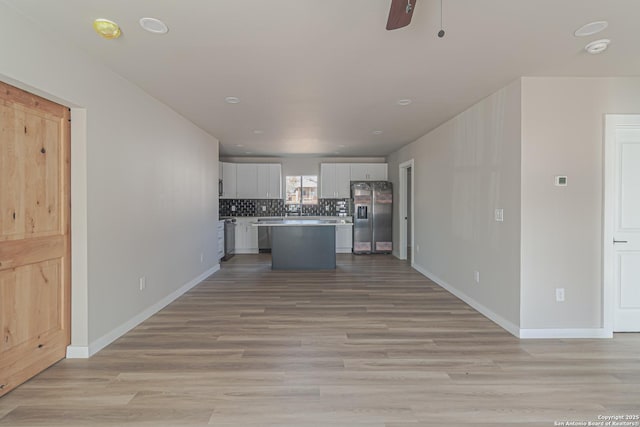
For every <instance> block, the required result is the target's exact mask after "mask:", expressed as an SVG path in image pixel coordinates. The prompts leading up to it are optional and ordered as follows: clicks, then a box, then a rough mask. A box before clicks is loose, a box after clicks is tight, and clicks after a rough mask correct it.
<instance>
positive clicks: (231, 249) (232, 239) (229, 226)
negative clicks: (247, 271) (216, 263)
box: [222, 218, 236, 261]
mask: <svg viewBox="0 0 640 427" xmlns="http://www.w3.org/2000/svg"><path fill="white" fill-rule="evenodd" d="M235 253H236V219H235V218H227V219H225V220H224V258H222V260H223V261H227V260H229V259H230V258H231V257H233V255H235Z"/></svg>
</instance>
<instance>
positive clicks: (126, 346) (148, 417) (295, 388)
mask: <svg viewBox="0 0 640 427" xmlns="http://www.w3.org/2000/svg"><path fill="white" fill-rule="evenodd" d="M541 315H542V314H541ZM616 414H630V415H636V414H640V336H639V335H638V334H618V335H616V337H615V338H614V339H613V340H553V341H551V340H529V341H520V340H518V339H517V338H514V337H513V336H511V335H510V334H509V333H507V332H505V331H504V330H502V329H501V328H500V327H498V326H496V325H495V324H493V323H492V322H491V321H489V320H487V319H486V318H484V317H482V316H481V315H479V314H478V313H476V312H475V311H474V310H472V309H471V308H470V307H468V306H467V305H465V304H464V303H462V302H461V301H459V300H458V299H456V298H455V297H453V296H452V295H450V294H449V293H447V292H446V291H444V290H442V289H441V288H439V287H438V286H437V285H435V284H434V283H432V282H430V281H429V280H427V279H426V278H424V277H423V276H422V275H420V274H419V273H417V272H415V271H414V270H412V269H411V268H410V267H409V266H408V265H407V263H406V262H403V261H398V260H396V259H395V258H393V257H391V256H359V257H356V256H352V255H340V256H339V266H338V269H337V270H336V271H335V272H333V271H332V272H311V273H303V272H273V271H271V270H270V268H269V256H268V255H255V256H254V255H243V256H236V257H235V258H233V259H232V260H231V261H229V262H227V263H223V265H222V270H221V271H220V272H218V273H216V274H215V275H214V276H212V277H210V278H209V279H207V280H206V281H205V282H203V283H202V284H201V285H199V286H198V287H196V288H194V289H193V290H192V291H190V292H189V293H187V294H185V295H184V296H183V297H182V298H180V299H179V300H178V301H176V302H174V303H173V304H171V305H170V306H169V307H167V308H166V309H165V310H162V311H161V312H160V313H158V314H156V315H155V316H153V317H152V318H150V319H149V320H147V321H146V322H144V323H143V324H141V325H140V326H139V327H137V328H135V329H134V330H132V331H131V332H129V333H128V334H126V335H125V336H124V337H122V338H120V339H119V340H117V341H116V342H115V343H113V344H112V345H110V346H109V347H107V348H106V349H104V350H103V351H101V352H100V353H98V354H97V355H96V356H94V357H92V358H91V359H89V360H63V361H62V362H60V363H58V364H57V365H55V366H53V367H52V368H50V369H48V370H47V371H45V372H43V373H42V374H40V375H38V376H37V377H35V378H34V379H32V380H30V381H29V382H27V383H26V384H24V385H22V386H21V387H19V388H17V389H16V390H14V391H13V392H11V393H9V394H8V395H6V396H5V397H3V398H2V399H0V426H6V425H15V426H24V425H29V426H91V425H114V426H123V425H127V426H172V425H176V426H177V425H215V426H275V425H281V426H301V427H306V426H356V427H358V426H376V427H378V426H380V427H382V426H387V427H392V426H393V427H409V426H423V425H424V426H428V425H434V426H435V425H438V426H553V425H554V421H566V420H571V421H596V420H597V417H598V415H616Z"/></svg>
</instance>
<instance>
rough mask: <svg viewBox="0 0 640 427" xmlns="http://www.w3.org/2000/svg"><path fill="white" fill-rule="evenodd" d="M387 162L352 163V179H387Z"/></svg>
mask: <svg viewBox="0 0 640 427" xmlns="http://www.w3.org/2000/svg"><path fill="white" fill-rule="evenodd" d="M387 177H388V175H387V164H386V163H352V164H351V181H386V180H387Z"/></svg>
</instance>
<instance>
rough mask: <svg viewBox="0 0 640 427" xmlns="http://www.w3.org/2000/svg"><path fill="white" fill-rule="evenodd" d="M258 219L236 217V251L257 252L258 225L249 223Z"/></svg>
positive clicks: (238, 252)
mask: <svg viewBox="0 0 640 427" xmlns="http://www.w3.org/2000/svg"><path fill="white" fill-rule="evenodd" d="M257 220H258V219H257V218H253V217H245V218H242V217H238V218H236V253H237V254H257V253H258V227H254V226H253V225H251V223H252V222H256V221H257Z"/></svg>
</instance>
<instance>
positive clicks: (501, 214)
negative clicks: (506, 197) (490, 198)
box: [495, 208, 504, 222]
mask: <svg viewBox="0 0 640 427" xmlns="http://www.w3.org/2000/svg"><path fill="white" fill-rule="evenodd" d="M495 219H496V221H498V222H503V221H504V209H502V208H499V209H496V211H495Z"/></svg>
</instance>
